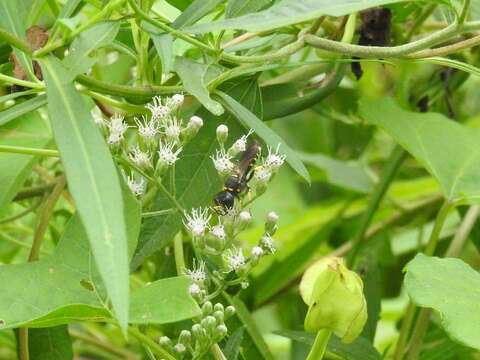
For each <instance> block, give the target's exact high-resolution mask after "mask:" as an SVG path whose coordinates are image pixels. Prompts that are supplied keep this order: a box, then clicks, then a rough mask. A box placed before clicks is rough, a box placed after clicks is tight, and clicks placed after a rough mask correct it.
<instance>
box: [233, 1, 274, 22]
mask: <svg viewBox="0 0 480 360" xmlns="http://www.w3.org/2000/svg"><path fill="white" fill-rule="evenodd" d="M273 2H274V0H228V2H227V10H226V12H225V17H227V18H234V17H237V16H241V15H245V14H249V13H254V12H257V11H260V10H262V9H264V8H266V7H267V6H269V5H271V4H273Z"/></svg>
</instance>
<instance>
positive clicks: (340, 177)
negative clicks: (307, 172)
mask: <svg viewBox="0 0 480 360" xmlns="http://www.w3.org/2000/svg"><path fill="white" fill-rule="evenodd" d="M299 157H300V159H301V160H302V161H303V162H304V163H306V164H308V165H312V166H314V167H316V168H318V169H321V170H323V171H324V172H325V174H326V177H327V181H328V182H329V183H331V184H334V185H337V186H340V187H343V188H346V189H351V190H354V191H358V192H362V193H369V192H370V191H372V189H373V181H372V179H371V178H370V177H369V176H368V175H367V173H366V172H365V170H364V169H363V167H361V166H360V165H359V164H358V163H349V162H344V161H340V160H336V159H333V158H330V157H328V156H326V155H323V154H320V153H318V154H307V153H300V154H299Z"/></svg>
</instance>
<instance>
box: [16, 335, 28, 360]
mask: <svg viewBox="0 0 480 360" xmlns="http://www.w3.org/2000/svg"><path fill="white" fill-rule="evenodd" d="M17 341H18V350H17V351H18V360H29V359H30V354H29V352H28V329H27V328H19V329H17Z"/></svg>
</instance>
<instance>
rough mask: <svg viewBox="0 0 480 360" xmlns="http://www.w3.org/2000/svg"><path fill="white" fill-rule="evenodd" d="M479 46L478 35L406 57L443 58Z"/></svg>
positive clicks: (479, 36)
mask: <svg viewBox="0 0 480 360" xmlns="http://www.w3.org/2000/svg"><path fill="white" fill-rule="evenodd" d="M479 44H480V35H477V36H474V37H472V38H470V39H467V40H463V41H459V42H456V43H455V44H451V45H447V46H442V47H438V48H435V49H427V50H422V51H418V52H415V53H413V54H410V55H408V56H407V58H408V59H423V58H430V57H434V56H444V55H448V54H452V53H455V52H458V51H461V50H464V49H468V48H472V47H474V46H477V45H479Z"/></svg>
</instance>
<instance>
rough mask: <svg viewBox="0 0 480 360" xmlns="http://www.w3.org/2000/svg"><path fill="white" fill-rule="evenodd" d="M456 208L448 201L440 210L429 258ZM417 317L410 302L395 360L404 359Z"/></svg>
mask: <svg viewBox="0 0 480 360" xmlns="http://www.w3.org/2000/svg"><path fill="white" fill-rule="evenodd" d="M455 206H456V202H452V201H449V200H446V201H445V202H444V203H443V205H442V207H441V208H440V210H439V211H438V214H437V218H436V219H435V224H434V226H433V229H432V233H431V234H430V238H429V240H428V243H427V246H426V247H425V251H424V254H425V255H427V256H432V255H433V254H434V252H435V249H436V248H437V244H438V239H439V237H440V232H441V231H442V228H443V225H444V224H445V220H446V219H447V215H448V213H449V212H450V211H451V210H452V209H453V208H454V207H455ZM414 315H415V304H414V303H413V302H412V301H410V302H409V303H408V306H407V309H406V312H405V318H404V320H403V324H402V328H401V329H400V335H399V338H398V341H397V346H396V348H395V354H394V357H393V359H394V360H401V359H403V355H404V353H405V346H406V343H407V339H408V334H409V332H410V328H411V327H412V322H413V319H414Z"/></svg>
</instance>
